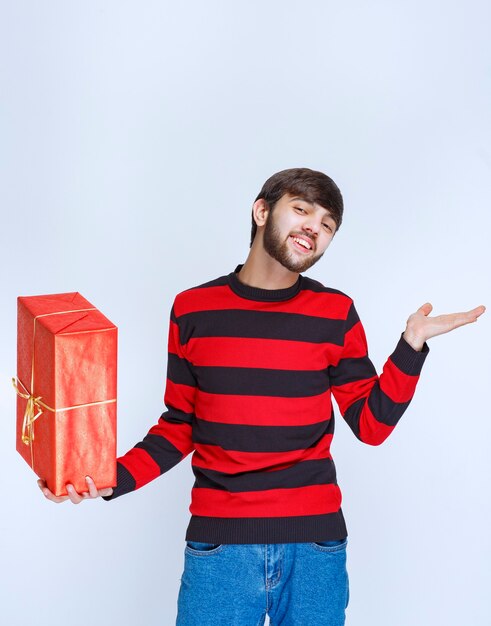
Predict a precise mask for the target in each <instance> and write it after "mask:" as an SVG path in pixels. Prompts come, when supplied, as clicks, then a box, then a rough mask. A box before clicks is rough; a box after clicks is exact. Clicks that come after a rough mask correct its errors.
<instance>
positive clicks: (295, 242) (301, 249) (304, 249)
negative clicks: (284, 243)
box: [288, 235, 313, 254]
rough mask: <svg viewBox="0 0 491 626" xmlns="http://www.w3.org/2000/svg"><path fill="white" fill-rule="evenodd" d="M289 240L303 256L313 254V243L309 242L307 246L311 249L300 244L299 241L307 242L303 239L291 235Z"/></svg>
mask: <svg viewBox="0 0 491 626" xmlns="http://www.w3.org/2000/svg"><path fill="white" fill-rule="evenodd" d="M288 239H289V240H290V241H291V243H292V246H293V247H294V248H295V250H298V251H299V252H301V253H303V254H309V253H310V252H312V249H313V244H312V243H310V242H307V245H308V246H310V247H306V246H304V245H303V244H301V243H299V242H298V239H302V241H306V240H305V239H303V238H302V237H295V235H290V236H289V237H288Z"/></svg>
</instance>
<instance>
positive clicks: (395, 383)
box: [329, 302, 429, 446]
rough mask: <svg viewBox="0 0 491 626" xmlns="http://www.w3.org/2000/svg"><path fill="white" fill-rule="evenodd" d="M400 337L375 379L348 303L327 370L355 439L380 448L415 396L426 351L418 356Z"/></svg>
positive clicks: (425, 348)
mask: <svg viewBox="0 0 491 626" xmlns="http://www.w3.org/2000/svg"><path fill="white" fill-rule="evenodd" d="M402 335H403V333H401V337H400V339H399V341H398V343H397V345H396V348H395V350H394V351H393V353H392V354H391V355H390V356H389V358H388V359H387V361H386V362H385V365H384V367H383V370H382V373H381V374H380V376H378V375H377V372H376V370H375V367H374V365H373V363H372V361H371V360H370V358H369V356H368V346H367V340H366V336H365V331H364V329H363V326H362V323H361V321H360V318H359V317H358V313H357V311H356V308H355V305H354V303H353V302H351V305H350V308H349V312H348V316H347V319H346V327H345V336H344V345H343V349H342V352H341V355H340V359H339V361H338V362H337V364H336V365H332V366H330V368H329V378H330V385H331V391H332V394H333V396H334V398H335V400H336V402H337V404H338V407H339V410H340V412H341V415H342V416H343V418H344V419H345V420H346V422H347V423H348V425H349V426H350V428H351V430H352V431H353V433H354V434H355V435H356V437H357V438H358V439H359V440H360V441H362V442H363V443H366V444H369V445H373V446H377V445H380V444H381V443H383V442H384V441H385V439H387V437H388V436H389V435H390V433H391V432H392V431H393V430H394V428H395V426H396V424H397V422H398V421H399V419H400V418H401V417H402V414H403V413H404V411H405V410H406V408H407V407H408V405H409V403H410V401H411V399H412V397H413V395H414V392H415V389H416V384H417V382H418V380H419V374H420V372H421V369H422V367H423V363H424V361H425V359H426V357H427V355H428V352H429V347H428V344H427V343H426V342H425V343H424V345H423V348H422V350H421V351H420V352H418V351H417V350H414V348H412V347H411V346H410V345H409V343H407V341H406V340H405V339H404V338H403V336H402Z"/></svg>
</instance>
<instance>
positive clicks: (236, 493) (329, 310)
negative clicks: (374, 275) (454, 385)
mask: <svg viewBox="0 0 491 626" xmlns="http://www.w3.org/2000/svg"><path fill="white" fill-rule="evenodd" d="M342 216H343V200H342V196H341V193H340V191H339V189H338V187H337V186H336V185H335V183H334V182H333V181H332V180H331V179H330V178H329V177H328V176H326V175H325V174H323V173H321V172H317V171H314V170H311V169H308V168H294V169H288V170H283V171H281V172H278V173H276V174H274V175H273V176H272V177H271V178H269V179H268V180H267V181H266V182H265V184H264V186H263V188H262V190H261V192H260V193H259V195H258V197H257V198H256V201H255V202H254V205H253V208H252V232H251V245H250V248H251V249H250V252H249V255H248V258H247V260H246V262H245V263H244V264H243V265H239V266H238V267H237V268H236V269H235V271H234V272H231V273H230V274H228V275H224V276H221V277H219V278H217V279H215V280H212V281H209V282H207V283H204V284H202V285H198V286H196V287H193V288H190V289H187V290H185V291H183V292H181V293H179V294H178V295H177V296H176V298H175V300H174V303H173V306H172V310H171V315H170V326H169V354H168V367H167V383H166V390H165V395H164V402H165V405H166V407H167V410H166V411H165V412H164V413H163V414H162V416H161V417H160V419H159V422H158V424H156V425H155V426H153V427H152V428H151V429H150V431H149V433H148V434H147V436H146V437H145V438H144V439H143V440H142V441H141V442H140V443H138V444H137V445H136V446H135V447H134V448H132V449H131V450H130V451H129V452H127V453H126V454H125V455H124V456H122V457H120V458H119V459H118V481H117V486H116V487H115V488H114V490H112V489H101V490H98V489H97V487H96V485H94V483H93V481H92V480H91V479H90V478H87V485H88V491H87V492H85V493H82V494H78V493H76V492H75V491H74V489H73V487H72V486H71V485H68V493H69V495H68V496H66V497H62V498H60V497H59V498H57V497H55V496H53V494H52V493H51V492H50V491H49V490H48V489H47V487H46V485H45V483H44V481H42V480H40V481H38V482H39V485H40V488H41V489H42V491H43V493H44V494H45V495H46V497H48V498H49V499H51V500H53V501H55V502H61V501H63V500H65V499H67V498H69V499H70V500H71V501H72V502H73V503H75V504H77V503H79V502H81V501H82V500H83V499H88V498H95V497H98V496H103V497H104V498H105V499H107V500H110V499H113V498H115V497H117V496H120V495H123V494H124V493H127V492H129V491H133V490H135V489H138V488H139V487H141V486H143V485H144V484H146V483H147V482H149V481H150V480H153V479H154V478H156V477H157V476H159V475H161V474H162V473H163V472H165V471H167V470H169V469H170V468H171V467H173V466H174V465H176V464H177V463H178V462H179V461H181V460H182V459H183V458H184V457H185V456H186V455H187V454H189V453H190V452H193V451H194V453H193V457H192V468H193V472H194V474H195V477H196V481H195V484H194V486H193V489H192V494H191V495H192V502H191V506H190V512H191V514H192V516H191V521H190V523H189V526H188V529H187V533H186V541H187V543H186V548H185V566H184V572H183V576H182V578H181V587H180V591H179V598H178V617H177V624H179V625H186V626H189V625H194V624H196V626H198V625H199V626H207V625H210V626H211V625H213V626H215V625H216V624H227V625H237V626H252V625H253V624H263V623H264V620H265V616H266V613H268V614H269V616H270V619H271V623H272V624H274V625H275V626H276V625H279V624H282V625H283V626H286V625H293V624H294V625H300V624H301V625H302V626H308V625H314V624H315V625H316V626H317V625H319V624H323V625H329V626H338V625H342V624H344V623H345V609H346V607H347V605H348V601H349V583H348V574H347V570H346V547H347V530H346V525H345V521H344V518H343V513H342V510H341V492H340V489H339V486H338V484H337V480H336V471H335V466H334V462H333V460H332V457H331V454H330V444H331V441H332V436H333V432H334V411H333V406H332V401H331V394H332V395H333V396H334V398H335V399H336V402H337V404H338V406H339V409H340V412H341V414H342V416H343V417H344V419H345V420H346V422H347V423H348V424H349V426H350V428H351V429H352V430H353V432H354V434H355V435H356V436H357V437H358V438H359V439H360V440H361V441H363V442H364V443H367V444H369V445H379V444H381V443H382V442H383V441H384V440H385V439H386V438H387V437H388V436H389V435H390V433H391V432H392V430H393V429H394V428H395V426H396V424H397V422H398V420H399V419H400V417H401V416H402V414H403V413H404V411H405V410H406V408H407V406H408V405H409V402H410V401H411V399H412V397H413V394H414V391H415V387H416V383H417V381H418V378H419V374H420V371H421V368H422V366H423V363H424V360H425V359H426V356H427V355H428V352H429V348H428V345H427V343H426V340H427V339H429V338H430V337H434V336H435V335H439V334H442V333H446V332H448V331H450V330H452V329H454V328H457V327H458V326H461V325H463V324H467V323H469V322H473V321H476V320H477V318H478V317H479V316H480V315H481V314H482V313H483V312H484V310H485V308H484V307H483V306H480V307H477V308H475V309H473V310H472V311H468V312H467V313H456V314H453V315H440V316H437V317H433V318H431V317H429V313H430V312H431V309H432V306H431V304H429V303H426V304H424V305H423V306H421V307H420V308H419V309H418V310H417V311H416V312H415V313H413V314H412V315H410V316H409V318H408V320H407V324H406V329H405V330H404V332H403V333H402V334H401V337H400V338H399V341H398V343H397V345H396V347H395V350H394V352H393V353H392V354H391V356H390V357H389V358H388V360H387V362H386V363H385V365H384V368H383V372H382V374H381V375H380V376H378V375H377V372H376V370H375V368H374V366H373V364H372V362H371V361H370V359H369V357H368V351H367V342H366V338H365V333H364V330H363V326H362V324H361V322H360V320H359V317H358V314H357V312H356V309H355V306H354V303H353V300H352V299H351V298H350V297H349V296H348V295H346V294H344V293H343V292H341V291H338V290H336V289H333V288H330V287H325V286H324V285H322V284H321V283H320V282H318V281H316V280H313V279H310V278H308V277H306V276H303V275H302V274H301V273H302V272H305V271H306V270H308V269H309V268H310V267H312V266H313V265H314V264H315V263H316V262H317V261H318V260H319V259H320V258H321V257H322V256H323V254H324V252H325V251H326V249H327V247H328V246H329V244H330V243H331V241H332V240H333V238H334V236H335V234H336V233H337V232H338V230H339V228H340V226H341V222H342Z"/></svg>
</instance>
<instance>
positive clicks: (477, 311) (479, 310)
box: [468, 304, 486, 320]
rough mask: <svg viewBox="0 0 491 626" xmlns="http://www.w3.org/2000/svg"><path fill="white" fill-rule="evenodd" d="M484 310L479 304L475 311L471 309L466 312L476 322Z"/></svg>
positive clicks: (482, 305)
mask: <svg viewBox="0 0 491 626" xmlns="http://www.w3.org/2000/svg"><path fill="white" fill-rule="evenodd" d="M485 310H486V307H485V306H484V304H480V305H479V306H476V308H475V309H472V310H471V311H468V313H471V314H472V315H473V316H474V317H475V318H476V320H477V318H478V317H479V316H480V315H482V314H483V313H484V311H485Z"/></svg>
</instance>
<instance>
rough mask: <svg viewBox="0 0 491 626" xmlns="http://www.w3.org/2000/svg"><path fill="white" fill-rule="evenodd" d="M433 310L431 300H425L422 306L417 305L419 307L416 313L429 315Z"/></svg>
mask: <svg viewBox="0 0 491 626" xmlns="http://www.w3.org/2000/svg"><path fill="white" fill-rule="evenodd" d="M432 310H433V305H432V304H431V302H425V303H424V304H423V305H422V306H420V307H419V309H418V310H417V311H416V313H422V314H423V315H429V314H430V313H431V312H432Z"/></svg>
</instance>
